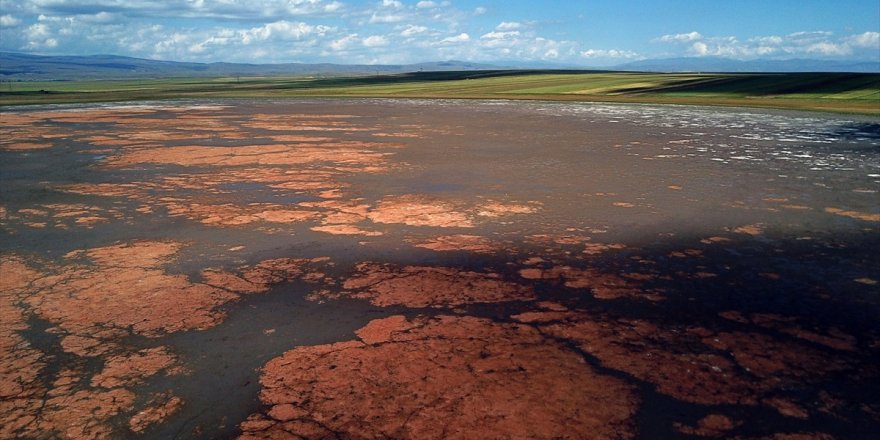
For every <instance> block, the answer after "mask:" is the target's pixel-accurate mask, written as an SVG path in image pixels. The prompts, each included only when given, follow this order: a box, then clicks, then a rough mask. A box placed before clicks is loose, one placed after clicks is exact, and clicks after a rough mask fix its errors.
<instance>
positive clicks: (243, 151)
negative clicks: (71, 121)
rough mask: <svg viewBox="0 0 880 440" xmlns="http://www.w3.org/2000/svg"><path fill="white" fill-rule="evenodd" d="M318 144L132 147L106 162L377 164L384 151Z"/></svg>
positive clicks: (353, 144) (354, 145)
mask: <svg viewBox="0 0 880 440" xmlns="http://www.w3.org/2000/svg"><path fill="white" fill-rule="evenodd" d="M328 146H329V147H332V148H321V147H320V146H318V145H314V144H302V145H296V146H294V145H288V144H270V145H250V146H240V147H219V146H172V147H161V148H143V149H134V150H130V151H126V152H123V153H121V154H120V155H117V156H113V157H109V158H107V159H106V161H105V163H106V164H108V165H110V166H116V167H120V166H130V165H134V164H141V163H162V164H175V165H182V166H238V165H303V164H308V163H314V162H331V163H337V164H345V165H347V166H352V165H357V166H364V165H378V164H380V163H381V162H382V161H383V160H384V158H385V156H386V153H380V152H376V151H371V150H367V149H366V148H368V147H374V146H382V144H378V145H376V144H370V143H357V142H346V143H338V144H329V145H328Z"/></svg>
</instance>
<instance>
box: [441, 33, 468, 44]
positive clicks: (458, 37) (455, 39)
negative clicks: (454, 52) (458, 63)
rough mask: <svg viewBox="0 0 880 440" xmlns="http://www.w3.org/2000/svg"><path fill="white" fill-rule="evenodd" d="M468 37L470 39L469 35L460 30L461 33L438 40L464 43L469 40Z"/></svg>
mask: <svg viewBox="0 0 880 440" xmlns="http://www.w3.org/2000/svg"><path fill="white" fill-rule="evenodd" d="M470 39H471V36H470V35H468V34H466V33H464V32H462V33H460V34H458V35H455V36H453V37H446V38H444V39H442V40H440V42H441V43H464V42H466V41H470Z"/></svg>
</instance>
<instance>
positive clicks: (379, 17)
mask: <svg viewBox="0 0 880 440" xmlns="http://www.w3.org/2000/svg"><path fill="white" fill-rule="evenodd" d="M404 20H406V16H405V15H403V14H379V13H375V12H374V13H373V15H371V16H370V23H371V24H376V23H400V22H401V21H404Z"/></svg>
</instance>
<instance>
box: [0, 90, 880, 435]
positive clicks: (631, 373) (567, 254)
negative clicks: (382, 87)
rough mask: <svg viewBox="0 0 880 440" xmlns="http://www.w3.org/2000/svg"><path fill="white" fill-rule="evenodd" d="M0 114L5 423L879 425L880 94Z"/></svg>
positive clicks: (166, 429)
mask: <svg viewBox="0 0 880 440" xmlns="http://www.w3.org/2000/svg"><path fill="white" fill-rule="evenodd" d="M0 122H2V136H0V180H2V182H0V197H2V198H0V243H2V251H3V256H2V261H0V263H2V267H0V270H2V275H3V276H2V280H0V291H2V303H0V307H2V308H0V311H2V313H3V324H2V325H0V337H2V339H0V341H2V344H3V348H4V354H3V358H2V359H0V384H2V386H0V398H2V401H0V403H2V405H0V426H3V429H2V430H0V438H15V437H24V438H39V437H61V438H157V439H158V438H235V437H238V436H243V437H242V438H268V437H272V436H281V437H296V436H300V437H307V438H322V437H332V436H347V437H395V438H423V437H427V438H448V437H458V436H465V437H485V436H496V435H504V436H507V435H510V436H513V437H522V438H552V437H557V436H567V437H572V438H577V437H581V436H583V435H595V436H600V437H602V438H661V437H662V438H669V437H686V438H703V437H707V438H708V437H718V436H723V437H729V438H734V437H735V438H762V437H766V436H773V435H776V436H778V437H776V438H816V439H825V438H870V437H873V436H874V435H875V434H878V433H880V399H878V397H877V396H878V395H880V389H878V387H877V385H876V384H877V383H880V380H878V379H880V377H878V376H880V371H878V369H877V365H878V361H880V327H878V325H877V320H876V317H877V316H878V311H880V308H878V299H877V298H878V296H877V295H878V293H880V288H878V282H880V271H878V269H877V268H878V267H880V259H878V257H877V254H876V252H875V250H876V248H877V246H878V245H880V235H878V228H877V226H878V222H880V201H878V200H880V197H878V193H877V191H880V121H877V120H876V119H872V118H863V117H851V116H837V115H824V114H816V113H795V112H775V111H757V110H747V109H713V108H699V107H684V106H641V105H604V104H602V105H594V104H563V103H516V102H505V101H475V102H458V101H433V100H291V101H268V102H267V101H249V100H229V101H191V102H190V101H187V102H173V103H146V104H137V105H94V106H57V107H40V108H36V107H35V108H25V109H16V110H14V111H4V112H3V113H0ZM455 341H458V342H455ZM514 366H515V367H514ZM584 408H590V409H584ZM785 435H788V436H792V437H784V436H785ZM796 435H800V436H801V437H794V436H796Z"/></svg>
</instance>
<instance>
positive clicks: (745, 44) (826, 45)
mask: <svg viewBox="0 0 880 440" xmlns="http://www.w3.org/2000/svg"><path fill="white" fill-rule="evenodd" d="M651 41H653V42H655V43H657V42H659V43H670V44H675V45H679V46H680V47H681V46H682V45H683V47H684V49H685V51H686V53H687V54H690V55H694V56H724V57H732V58H740V59H747V58H756V57H768V56H769V57H792V56H818V57H844V56H850V55H853V54H855V53H856V52H857V51H858V50H863V49H872V48H873V49H877V50H880V47H878V46H880V33H878V32H865V33H862V34H856V35H851V36H848V37H836V36H835V35H834V33H832V32H829V31H809V32H794V33H791V34H788V35H764V36H756V37H751V38H748V39H747V40H745V41H740V40H739V39H737V38H736V37H734V36H724V37H715V36H704V35H702V34H700V33H699V32H688V33H682V34H669V35H663V36H660V37H657V38H655V39H653V40H651ZM863 52H864V53H863V54H862V55H863V56H865V57H868V58H871V57H873V58H876V57H877V53H873V54H872V53H870V51H864V50H863Z"/></svg>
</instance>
